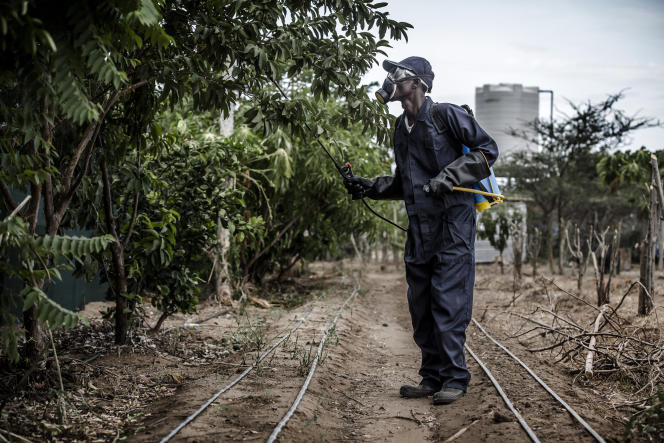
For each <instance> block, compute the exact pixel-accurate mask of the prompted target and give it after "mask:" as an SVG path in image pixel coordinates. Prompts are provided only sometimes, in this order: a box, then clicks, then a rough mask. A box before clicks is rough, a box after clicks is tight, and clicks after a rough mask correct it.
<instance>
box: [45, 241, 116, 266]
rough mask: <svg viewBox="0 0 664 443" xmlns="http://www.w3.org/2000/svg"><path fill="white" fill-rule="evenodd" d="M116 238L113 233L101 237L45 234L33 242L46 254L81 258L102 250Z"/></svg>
mask: <svg viewBox="0 0 664 443" xmlns="http://www.w3.org/2000/svg"><path fill="white" fill-rule="evenodd" d="M114 241H115V239H114V238H113V237H112V236H111V235H103V236H100V237H93V238H86V237H70V236H66V235H55V236H49V235H46V236H43V237H37V238H35V239H34V240H33V241H32V243H33V245H34V246H36V247H37V248H39V249H41V250H43V251H44V252H45V253H46V254H52V255H54V256H56V257H62V256H66V257H71V258H73V259H76V260H81V259H82V258H84V257H85V256H88V255H92V254H96V253H100V252H102V251H103V250H104V249H106V247H107V246H108V245H110V244H111V243H113V242H114Z"/></svg>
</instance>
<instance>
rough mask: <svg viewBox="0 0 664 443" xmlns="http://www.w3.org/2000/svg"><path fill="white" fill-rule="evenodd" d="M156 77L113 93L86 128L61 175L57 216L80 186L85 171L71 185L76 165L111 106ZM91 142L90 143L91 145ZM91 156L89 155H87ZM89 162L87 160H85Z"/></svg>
mask: <svg viewBox="0 0 664 443" xmlns="http://www.w3.org/2000/svg"><path fill="white" fill-rule="evenodd" d="M155 78H156V77H150V78H148V79H146V80H142V81H140V82H137V83H134V84H133V85H130V86H128V87H126V88H124V89H120V90H117V91H115V93H114V94H113V95H112V96H111V97H109V98H108V99H107V100H106V101H105V102H104V104H103V106H102V109H103V111H102V113H101V115H100V116H99V118H97V120H96V121H94V122H91V123H90V124H89V125H88V127H87V128H86V129H85V132H84V133H83V138H82V139H81V141H80V143H79V144H78V146H77V147H76V150H75V151H74V155H73V156H72V158H71V160H70V161H69V164H68V166H67V168H66V169H65V173H64V175H63V195H64V196H65V197H64V198H63V199H62V201H61V202H60V204H59V206H58V210H57V213H58V215H62V214H64V212H65V211H66V210H67V207H68V206H69V202H70V201H71V198H72V196H73V194H74V192H76V189H78V186H80V182H81V181H82V177H83V175H85V171H84V172H83V173H82V174H81V176H80V179H79V180H77V181H76V183H75V184H74V185H72V179H73V177H74V171H75V169H76V166H77V165H78V162H79V160H80V159H81V156H82V155H83V152H84V151H85V149H86V148H87V147H88V146H90V150H92V145H93V144H94V140H96V138H97V137H96V134H99V127H100V126H101V124H102V122H103V121H104V119H105V118H106V115H107V114H108V112H109V111H110V110H111V108H112V107H113V105H115V103H117V101H118V100H119V99H120V97H121V96H123V95H125V94H127V93H129V92H132V91H134V90H135V89H137V88H140V87H141V86H143V85H146V84H147V83H149V82H151V81H153V80H154V79H155ZM91 142H92V143H91ZM88 155H91V154H88ZM87 161H89V160H87Z"/></svg>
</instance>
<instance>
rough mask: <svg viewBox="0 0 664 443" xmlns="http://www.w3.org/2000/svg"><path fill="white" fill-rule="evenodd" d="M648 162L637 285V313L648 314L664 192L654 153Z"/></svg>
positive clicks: (663, 204) (650, 305)
mask: <svg viewBox="0 0 664 443" xmlns="http://www.w3.org/2000/svg"><path fill="white" fill-rule="evenodd" d="M650 164H651V167H652V179H651V185H650V213H649V217H648V230H647V233H646V238H645V240H644V241H643V242H642V243H641V248H640V249H641V251H640V271H641V272H640V274H641V275H640V281H641V286H640V287H639V308H638V309H639V310H638V313H639V315H648V314H649V313H650V311H651V310H652V308H653V297H654V295H655V294H654V284H653V282H654V277H655V275H654V272H655V269H654V268H655V237H656V236H657V232H658V227H659V221H660V218H661V217H662V216H664V192H663V191H662V181H661V179H660V177H659V167H658V165H657V157H656V156H655V155H654V154H653V155H651V156H650ZM660 254H661V250H660ZM660 260H661V258H660Z"/></svg>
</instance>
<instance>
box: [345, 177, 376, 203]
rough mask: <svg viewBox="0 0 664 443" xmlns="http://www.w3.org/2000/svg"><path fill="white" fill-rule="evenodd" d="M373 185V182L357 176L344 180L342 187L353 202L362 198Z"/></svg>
mask: <svg viewBox="0 0 664 443" xmlns="http://www.w3.org/2000/svg"><path fill="white" fill-rule="evenodd" d="M373 185H374V181H373V180H369V179H368V178H364V177H360V176H358V175H354V176H352V177H346V178H344V186H345V187H346V189H347V190H348V193H349V194H350V195H352V196H353V200H359V199H361V198H364V196H365V194H366V193H367V192H368V191H370V190H371V188H373Z"/></svg>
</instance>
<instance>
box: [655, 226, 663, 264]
mask: <svg viewBox="0 0 664 443" xmlns="http://www.w3.org/2000/svg"><path fill="white" fill-rule="evenodd" d="M659 225H660V226H659V229H658V230H657V250H658V251H659V262H658V263H657V270H658V271H660V272H661V271H662V270H664V260H663V259H664V257H663V256H662V252H664V223H659Z"/></svg>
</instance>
